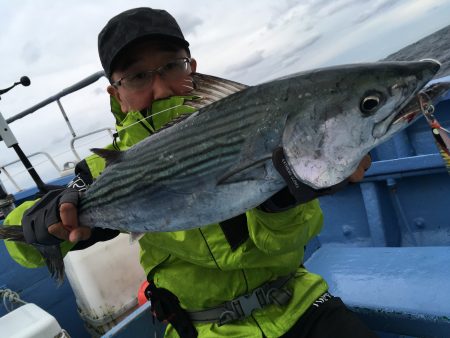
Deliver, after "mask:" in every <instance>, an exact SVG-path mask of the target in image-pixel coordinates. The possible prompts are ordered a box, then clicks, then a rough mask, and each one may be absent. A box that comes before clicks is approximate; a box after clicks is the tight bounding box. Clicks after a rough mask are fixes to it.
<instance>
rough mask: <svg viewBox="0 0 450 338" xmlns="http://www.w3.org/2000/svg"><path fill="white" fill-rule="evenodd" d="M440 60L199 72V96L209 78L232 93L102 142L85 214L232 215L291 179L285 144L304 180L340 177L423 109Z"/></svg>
mask: <svg viewBox="0 0 450 338" xmlns="http://www.w3.org/2000/svg"><path fill="white" fill-rule="evenodd" d="M438 69H439V64H438V63H436V62H435V61H430V60H428V61H422V62H391V63H372V64H357V65H347V66H339V67H332V68H326V69H320V70H315V71H310V72H305V73H301V74H297V75H293V76H289V77H286V78H283V79H279V80H275V81H271V82H269V83H265V84H262V85H258V86H254V87H248V88H244V86H240V85H238V84H235V83H232V82H228V83H227V84H225V83H224V82H223V81H222V80H220V79H217V78H212V77H208V76H204V75H203V76H201V75H199V76H198V78H197V79H196V81H197V82H200V83H201V82H202V81H203V85H199V86H198V87H199V89H198V90H199V91H201V90H203V91H204V93H203V94H204V95H203V96H205V97H208V93H209V92H211V90H208V88H207V87H208V86H211V87H214V90H213V91H214V92H216V94H217V92H218V91H217V88H218V87H223V88H224V89H223V93H222V95H223V96H226V97H224V98H222V99H220V97H216V98H215V99H220V100H218V101H215V102H212V103H210V104H208V105H206V106H205V107H203V108H200V109H199V110H198V111H197V112H196V113H193V114H192V115H190V116H189V117H187V118H186V119H184V120H182V121H180V122H178V123H176V124H175V125H173V126H171V127H170V128H166V129H164V130H161V131H160V132H158V133H156V134H154V135H152V136H150V137H148V138H147V139H145V140H143V141H142V142H140V143H138V144H136V145H135V146H134V147H132V148H130V149H129V150H127V151H125V152H116V151H108V150H97V151H96V152H97V153H98V154H100V155H101V156H103V157H105V158H106V159H107V162H108V163H109V165H108V167H107V168H106V169H105V171H104V172H103V174H102V175H101V177H100V178H99V179H97V181H96V182H95V183H94V184H93V185H92V186H91V187H90V188H89V190H88V191H87V193H86V194H85V195H84V196H83V197H82V200H81V205H80V209H79V210H80V214H79V216H80V223H81V224H83V225H86V226H95V227H104V228H115V229H120V230H122V231H128V232H137V233H142V232H151V231H176V230H186V229H191V228H194V227H199V226H202V225H207V224H211V223H216V222H220V221H223V220H225V219H229V218H231V217H233V216H236V215H238V214H241V213H243V212H245V211H246V210H248V209H251V208H254V207H256V206H257V205H259V204H260V203H262V202H263V201H265V200H266V199H267V198H269V197H270V196H272V195H273V194H274V193H276V192H277V191H279V190H280V189H282V188H283V187H284V186H285V183H284V181H283V179H282V178H281V177H280V175H279V174H278V172H276V170H274V167H273V165H272V162H271V156H272V151H273V150H274V149H275V148H277V147H279V146H282V147H283V149H284V152H285V154H286V157H287V161H288V162H289V164H290V166H291V168H292V169H293V171H294V173H295V175H296V177H297V178H298V179H299V180H300V181H302V182H303V183H305V184H308V185H309V186H311V187H313V188H325V187H329V186H332V185H335V184H337V183H339V182H341V181H343V180H344V179H345V178H347V177H348V176H350V175H351V174H352V172H353V171H354V170H355V169H356V167H357V165H358V163H359V161H360V160H361V159H362V157H363V156H364V155H365V154H366V153H367V152H368V151H370V150H371V149H372V148H373V147H375V146H377V145H378V144H380V143H381V142H384V141H386V140H387V139H388V138H390V137H391V136H392V135H394V134H395V133H396V132H398V131H400V130H401V129H403V128H405V127H406V126H408V125H409V124H410V123H412V121H414V120H415V118H416V117H417V116H419V115H420V109H418V108H417V106H418V105H419V102H418V99H417V94H418V92H419V91H420V89H421V88H423V87H424V86H425V84H426V83H427V82H428V81H429V80H430V79H431V78H432V77H433V75H434V74H435V73H436V72H437V71H438ZM233 92H234V93H233ZM229 94H230V95H229ZM219 96H220V95H219ZM212 101H214V99H212ZM406 105H408V106H409V107H410V108H409V110H408V111H404V110H402V109H403V108H404V107H405V106H406ZM419 107H420V106H419Z"/></svg>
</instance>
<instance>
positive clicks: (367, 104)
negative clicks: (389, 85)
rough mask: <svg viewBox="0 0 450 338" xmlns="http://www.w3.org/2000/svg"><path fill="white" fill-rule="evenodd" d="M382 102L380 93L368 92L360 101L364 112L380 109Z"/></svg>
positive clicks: (370, 112)
mask: <svg viewBox="0 0 450 338" xmlns="http://www.w3.org/2000/svg"><path fill="white" fill-rule="evenodd" d="M381 103H382V96H381V94H380V93H370V94H366V95H365V96H364V97H363V98H362V99H361V103H360V109H361V112H363V113H364V114H372V113H374V112H376V111H377V110H378V108H379V107H380V106H381Z"/></svg>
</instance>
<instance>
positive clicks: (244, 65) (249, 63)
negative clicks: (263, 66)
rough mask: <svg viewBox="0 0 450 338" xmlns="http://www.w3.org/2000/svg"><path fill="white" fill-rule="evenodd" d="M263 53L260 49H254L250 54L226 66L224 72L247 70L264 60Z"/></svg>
mask: <svg viewBox="0 0 450 338" xmlns="http://www.w3.org/2000/svg"><path fill="white" fill-rule="evenodd" d="M263 54H264V52H263V51H262V50H258V51H255V52H253V53H252V54H250V55H248V56H247V57H245V59H243V60H241V61H238V62H235V63H234V64H233V65H230V66H228V67H227V68H226V72H227V73H228V72H229V73H239V72H247V71H248V70H249V69H250V68H252V67H255V66H256V65H257V64H259V63H261V62H262V61H263V60H264V57H263Z"/></svg>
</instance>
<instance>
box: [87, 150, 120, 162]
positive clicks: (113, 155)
mask: <svg viewBox="0 0 450 338" xmlns="http://www.w3.org/2000/svg"><path fill="white" fill-rule="evenodd" d="M91 151H92V152H93V153H94V154H96V155H98V156H100V157H102V158H103V159H104V160H105V161H106V166H109V165H110V164H113V163H117V162H120V160H121V159H122V153H123V152H122V151H119V150H111V149H102V148H92V149H91Z"/></svg>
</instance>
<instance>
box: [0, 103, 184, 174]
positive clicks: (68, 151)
mask: <svg viewBox="0 0 450 338" xmlns="http://www.w3.org/2000/svg"><path fill="white" fill-rule="evenodd" d="M181 106H183V105H182V104H179V105H176V106H173V107H169V108H167V109H163V110H161V111H159V112H156V113H153V114H151V115H149V116H147V117H144V118H142V119H139V120H137V121H136V122H133V123H132V124H130V125H128V126H126V127H123V128H122V130H124V129H127V128H130V127H132V126H134V125H136V124H138V123H140V122H141V121H143V120H146V119H149V118H151V117H153V116H156V115H158V114H162V113H165V112H167V111H169V110H172V109H175V108H178V107H181ZM105 137H107V135H105V136H101V137H98V138H95V139H91V140H89V141H87V142H85V143H81V144H79V146H78V147H79V148H81V147H83V146H86V145H89V144H92V143H93V142H95V141H98V140H101V139H103V138H105ZM70 152H72V151H71V150H66V151H63V152H61V153H58V154H56V155H52V156H53V158H57V157H59V156H62V155H65V154H67V153H70ZM48 162H50V161H49V160H43V161H41V162H38V163H36V164H34V165H32V166H31V167H30V168H25V169H23V170H21V171H19V172H16V173H15V174H13V175H10V176H11V178H16V177H17V176H19V175H22V174H24V173H26V172H28V170H29V169H31V168H36V167H38V166H40V165H42V164H44V163H48ZM6 179H7V180H9V181H11V180H10V179H9V178H8V177H6Z"/></svg>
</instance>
